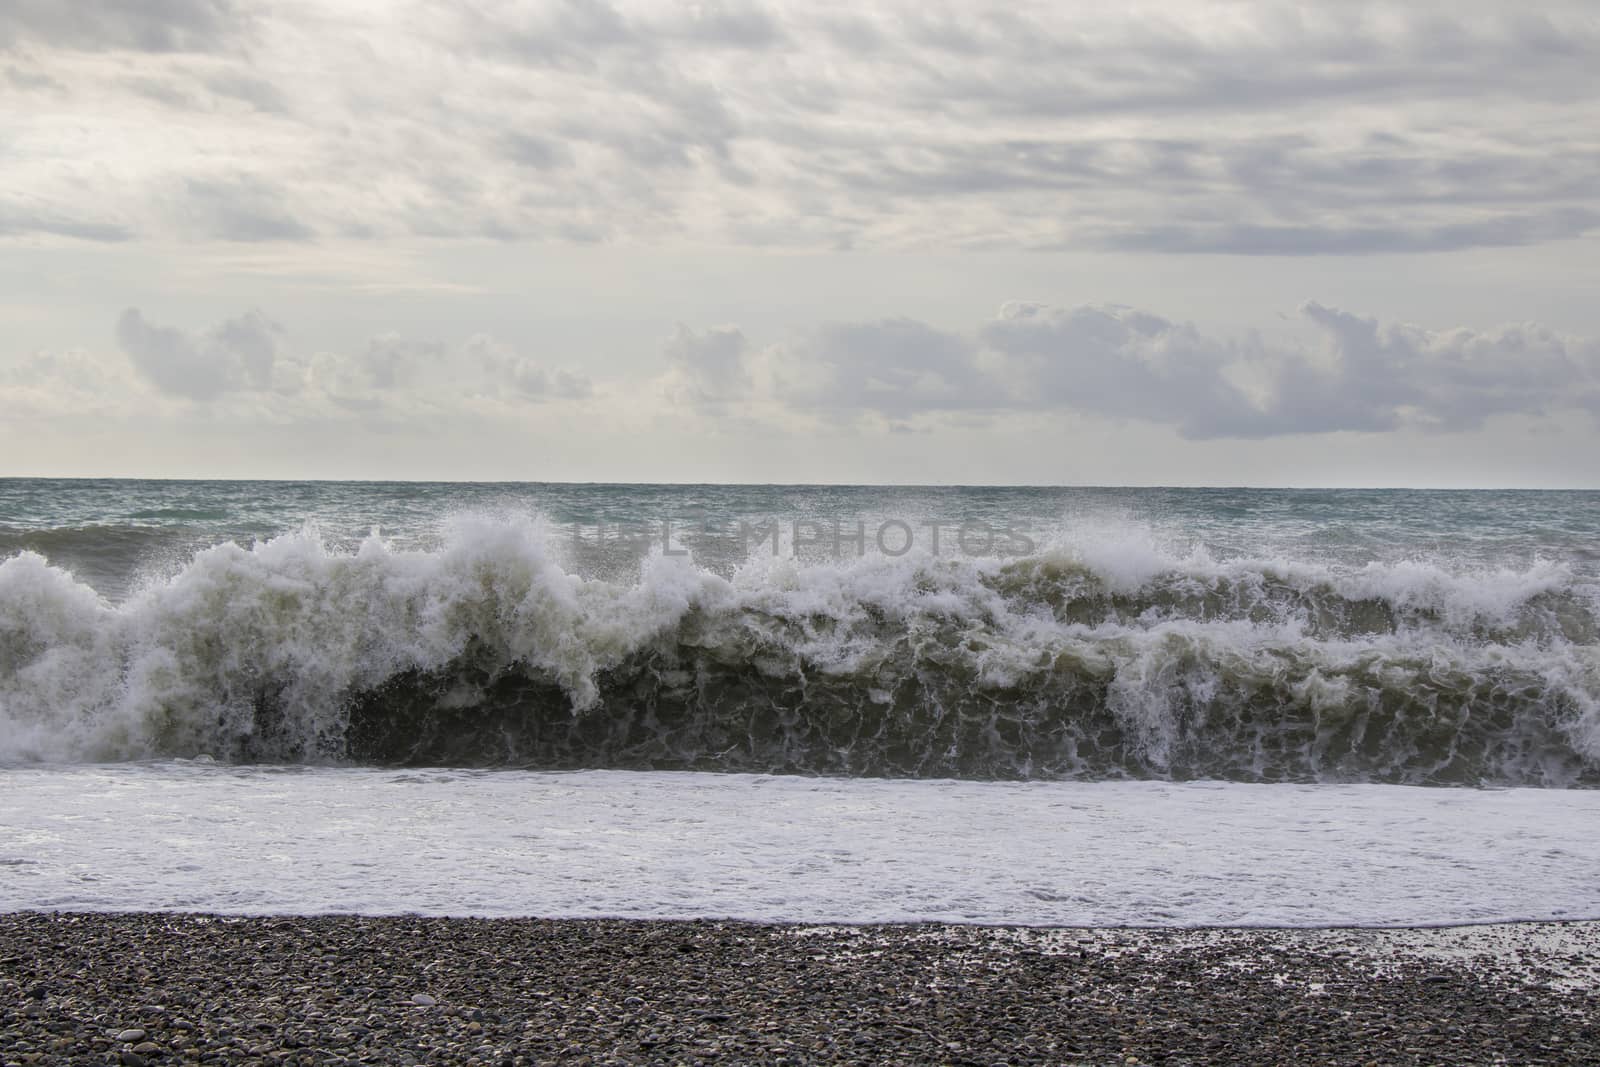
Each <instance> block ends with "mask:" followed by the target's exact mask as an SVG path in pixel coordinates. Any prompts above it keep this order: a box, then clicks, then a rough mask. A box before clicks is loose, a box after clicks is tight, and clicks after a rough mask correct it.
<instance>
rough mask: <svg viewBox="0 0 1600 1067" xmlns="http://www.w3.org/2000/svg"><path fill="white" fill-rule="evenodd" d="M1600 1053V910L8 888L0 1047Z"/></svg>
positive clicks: (501, 1054)
mask: <svg viewBox="0 0 1600 1067" xmlns="http://www.w3.org/2000/svg"><path fill="white" fill-rule="evenodd" d="M552 1061H553V1062H560V1063H575V1064H576V1063H596V1064H598V1063H707V1062H723V1063H791V1064H804V1063H882V1062H896V1063H952V1064H984V1065H990V1064H1033V1063H1040V1064H1045V1063H1049V1064H1058V1063H1078V1062H1082V1063H1093V1064H1112V1063H1116V1064H1130V1063H1151V1064H1153V1063H1166V1064H1189V1063H1196V1064H1198V1063H1236V1064H1286V1063H1301V1064H1369V1063H1379V1064H1385V1065H1389V1064H1440V1063H1449V1064H1480V1063H1481V1064H1492V1063H1507V1064H1593V1063H1596V1062H1600V924H1589V923H1572V924H1529V925H1510V926H1493V927H1489V926H1486V927H1468V928H1459V929H1453V930H1449V929H1447V930H1404V931H1371V930H1324V931H1316V930H1311V931H1305V930H1302V931H1295V930H1189V931H1149V930H1027V929H1006V928H991V927H959V926H957V927H951V926H931V925H928V926H870V927H816V926H765V925H751V924H744V923H736V922H707V921H697V922H655V921H626V920H603V921H589V920H584V921H577V920H561V921H549V920H537V919H527V920H521V919H421V918H363V917H353V916H324V917H311V918H232V917H217V916H201V915H156V914H132V915H98V914H97V915H87V914H40V913H18V914H8V915H0V1063H3V1064H4V1065H7V1067H9V1065H11V1064H32V1063H41V1064H58V1063H59V1064H75V1063H95V1064H99V1063H120V1064H129V1065H133V1067H138V1065H140V1064H182V1063H194V1062H200V1063H227V1064H233V1063H262V1064H309V1063H316V1064H340V1063H344V1064H356V1063H361V1064H368V1063H371V1064H416V1063H429V1064H456V1063H461V1064H479V1063H481V1064H533V1063H545V1062H552Z"/></svg>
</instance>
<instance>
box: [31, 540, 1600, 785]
mask: <svg viewBox="0 0 1600 1067" xmlns="http://www.w3.org/2000/svg"><path fill="white" fill-rule="evenodd" d="M561 549H562V546H561V544H560V542H559V538H556V537H554V536H551V535H550V533H549V532H548V531H547V530H546V529H545V528H544V527H542V526H541V524H539V523H538V522H536V521H533V520H488V519H481V518H468V519H463V520H460V521H458V522H457V523H455V525H454V526H453V528H452V529H451V531H450V533H449V534H448V536H447V537H446V538H445V540H444V543H443V544H442V546H441V547H439V548H437V549H434V550H427V551H424V550H400V549H396V548H394V547H392V546H391V545H389V544H387V543H385V542H384V541H382V540H381V539H379V538H377V537H375V536H374V537H371V538H368V539H367V540H366V541H364V542H362V543H361V544H360V545H359V546H357V547H355V548H353V549H349V550H344V549H338V548H330V547H329V546H328V545H327V544H325V543H324V542H323V541H322V540H321V539H320V538H319V537H318V536H317V535H316V533H315V532H314V531H311V530H307V531H302V532H300V533H297V534H292V535H287V536H283V537H279V538H276V539H274V540H271V541H267V542H262V543H258V544H256V545H255V546H253V547H251V548H248V549H246V548H242V547H240V546H238V545H235V544H232V543H227V544H221V545H216V546H213V547H211V548H209V549H206V550H204V551H202V552H200V553H198V554H197V555H195V556H194V557H193V559H192V560H191V561H190V562H189V564H188V565H187V566H186V567H184V568H183V569H182V570H181V571H180V572H179V573H178V574H176V575H175V576H174V577H172V578H171V579H170V580H167V581H165V582H157V583H153V584H151V585H149V586H148V587H146V588H144V589H143V590H142V591H140V592H138V593H136V594H135V595H133V596H132V597H130V598H129V599H127V600H126V601H123V602H121V603H118V604H112V603H110V602H108V601H106V600H104V599H102V598H101V597H100V596H99V595H98V594H96V593H95V592H94V591H93V590H92V589H91V588H90V587H89V586H87V585H85V584H83V583H81V582H79V581H77V580H76V579H75V578H74V577H72V575H70V574H69V573H67V572H65V571H63V570H60V569H58V568H55V567H52V566H50V565H49V564H48V563H47V562H46V560H45V558H44V557H42V556H40V555H38V554H36V553H33V552H27V551H24V552H21V553H20V554H17V555H15V556H13V557H11V558H9V559H6V560H5V561H4V562H3V563H0V727H3V730H0V758H3V759H7V760H13V761H15V760H24V761H26V760H34V761H62V760H84V759H89V760H125V759H140V758H148V757H166V756H194V755H197V754H201V753H205V754H211V755H214V756H216V757H217V758H221V759H228V760H234V761H268V762H340V761H354V762H376V763H418V764H458V765H518V766H536V767H639V768H693V769H718V770H742V771H783V772H794V773H808V774H847V775H877V776H906V777H961V778H1007V779H1029V778H1124V777H1129V778H1173V779H1187V778H1226V779H1234V780H1243V781H1382V782H1403V783H1414V784H1531V785H1549V786H1574V785H1577V786H1594V785H1600V639H1597V634H1600V626H1597V619H1600V608H1597V605H1600V596H1597V593H1596V590H1595V589H1594V588H1593V587H1592V586H1591V585H1588V584H1586V583H1585V581H1584V580H1583V579H1581V578H1579V577H1577V576H1575V575H1574V573H1573V572H1572V571H1571V570H1570V569H1568V568H1567V567H1566V566H1564V565H1563V564H1560V563H1535V564H1533V565H1532V566H1530V567H1527V568H1525V569H1522V570H1509V569H1507V570H1497V571H1477V572H1470V571H1452V570H1450V569H1448V568H1444V567H1440V566H1439V565H1437V564H1434V563H1429V562H1422V561H1418V562H1407V563H1400V564H1383V565H1379V564H1373V565H1369V566H1366V567H1364V568H1356V569H1349V568H1347V569H1343V570H1340V569H1335V568H1330V567H1327V566H1324V565H1319V564H1313V563H1309V562H1303V561H1294V560H1228V561H1222V562H1219V561H1216V560H1212V559H1210V558H1209V557H1206V556H1205V555H1203V554H1191V555H1188V556H1185V557H1181V558H1180V557H1177V556H1173V555H1171V554H1163V553H1162V552H1161V551H1159V550H1158V549H1155V548H1153V547H1151V546H1149V545H1148V544H1147V543H1141V542H1140V541H1139V539H1138V538H1137V537H1128V538H1123V539H1122V540H1121V541H1115V540H1113V541H1105V542H1092V541H1079V542H1072V541H1069V542H1065V543H1057V544H1051V545H1046V546H1044V547H1043V548H1042V549H1041V550H1039V551H1037V552H1035V553H1034V554H1032V555H1029V556H1025V557H1020V558H1015V559H1010V560H998V559H988V560H974V559H939V558H934V557H930V556H927V555H914V554H913V555H907V556H904V557H900V558H884V557H870V556H869V557H866V558H863V559H857V560H849V561H846V562H818V563H802V562H797V561H795V560H791V559H766V558H752V559H750V560H748V561H747V562H746V563H745V565H743V566H742V567H740V568H739V569H738V570H736V571H735V572H734V573H733V574H732V576H731V577H723V576H720V575H718V574H716V573H712V572H710V571H707V570H704V569H701V568H698V567H696V566H695V565H694V564H693V562H691V561H690V560H688V559H685V558H680V557H672V556H659V555H658V556H655V557H652V558H650V559H647V560H646V561H644V563H643V564H642V566H641V569H640V573H639V576H638V580H637V581H632V582H608V581H603V580H599V579H594V578H585V577H582V576H580V575H578V574H575V573H572V572H570V571H569V570H568V569H566V568H565V567H564V566H563V564H562V556H561Z"/></svg>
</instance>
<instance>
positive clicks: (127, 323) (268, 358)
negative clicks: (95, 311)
mask: <svg viewBox="0 0 1600 1067" xmlns="http://www.w3.org/2000/svg"><path fill="white" fill-rule="evenodd" d="M281 334H282V328H281V327H279V326H278V325H277V324H276V323H274V322H272V321H271V320H270V319H267V318H266V317H265V316H263V315H262V314H261V313H260V312H255V311H252V312H249V313H247V314H244V315H241V316H239V317H238V318H233V319H229V320H227V321H226V322H223V323H222V324H220V325H219V326H217V327H215V328H214V329H212V330H210V331H208V332H206V333H204V334H201V335H199V336H195V335H191V334H189V333H186V332H184V331H182V330H178V329H174V328H173V327H170V326H157V325H155V324H153V323H151V322H149V321H147V320H146V319H145V317H144V315H143V314H141V313H140V311H139V309H138V308H129V309H127V310H126V311H124V312H123V313H122V317H121V318H119V319H118V320H117V344H118V346H119V347H121V349H122V351H123V353H124V354H125V355H127V357H128V359H129V360H130V361H131V362H132V364H133V366H134V368H135V369H136V370H137V371H138V372H139V373H140V374H141V375H142V376H143V377H144V378H145V379H146V380H148V381H149V382H150V383H151V384H152V385H154V386H155V387H156V388H158V389H160V390H161V391H163V392H166V393H171V394H173V395H174V396H184V397H188V398H190V399H192V400H212V399H215V398H216V397H219V396H221V395H222V394H223V393H227V392H233V391H239V390H265V389H268V388H270V387H271V385H272V377H273V364H274V361H275V360H276V359H277V356H278V341H279V337H280V336H281Z"/></svg>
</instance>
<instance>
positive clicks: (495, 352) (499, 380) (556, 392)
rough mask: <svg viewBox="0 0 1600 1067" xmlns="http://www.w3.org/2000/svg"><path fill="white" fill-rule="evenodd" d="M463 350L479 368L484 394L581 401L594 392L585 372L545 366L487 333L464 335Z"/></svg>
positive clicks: (592, 384)
mask: <svg viewBox="0 0 1600 1067" xmlns="http://www.w3.org/2000/svg"><path fill="white" fill-rule="evenodd" d="M463 351H464V353H465V354H466V355H467V356H469V357H470V358H472V359H474V360H476V361H477V363H478V364H479V366H480V367H481V368H482V370H483V372H484V374H485V380H484V382H483V390H484V392H485V394H486V395H490V396H498V397H503V396H505V395H506V394H507V393H509V394H510V395H512V396H515V397H521V398H530V397H531V398H545V397H549V398H552V399H558V400H583V399H586V398H588V397H590V396H592V395H594V383H593V382H592V381H590V380H589V378H588V377H587V376H586V375H583V374H578V373H576V372H574V371H569V370H566V369H564V368H560V367H557V368H555V369H553V370H552V369H549V368H546V367H544V366H543V365H541V364H539V363H536V362H534V361H533V360H531V359H529V358H528V357H527V356H524V355H521V354H520V353H518V352H517V351H516V350H515V349H513V348H512V347H511V346H510V345H507V344H504V343H503V342H501V341H499V340H496V339H495V338H493V337H491V336H489V335H488V334H475V335H473V336H472V337H470V338H468V340H467V343H466V345H465V346H464V347H463Z"/></svg>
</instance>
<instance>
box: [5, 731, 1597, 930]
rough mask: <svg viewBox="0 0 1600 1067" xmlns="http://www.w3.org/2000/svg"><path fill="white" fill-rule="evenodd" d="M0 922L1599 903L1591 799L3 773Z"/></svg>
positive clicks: (1354, 910)
mask: <svg viewBox="0 0 1600 1067" xmlns="http://www.w3.org/2000/svg"><path fill="white" fill-rule="evenodd" d="M0 788H3V789H4V793H5V798H6V805H7V811H6V817H5V818H4V819H3V820H0V909H3V910H16V909H27V908H59V909H74V910H97V911H107V910H124V909H141V910H143V909H168V910H172V909H182V910H205V911H217V912H231V913H256V914H272V913H320V912H356V913H366V914H391V913H410V912H417V913H423V914H439V915H464V914H472V915H540V916H552V917H557V916H569V917H581V916H607V915H614V916H630V917H640V918H691V917H732V918H745V919H759V920H773V921H776V920H794V921H801V922H869V921H899V920H907V921H910V920H934V921H949V922H976V923H1017V924H1029V925H1069V926H1082V925H1088V926H1103V925H1149V926H1180V927H1181V926H1194V925H1229V926H1260V925H1272V926H1328V925H1341V926H1343V925H1437V924H1451V923H1477V922H1488V921H1506V920H1525V919H1539V920H1548V919H1590V918H1597V917H1600V880H1597V879H1596V878H1595V872H1596V871H1600V838H1597V837H1596V836H1595V834H1594V833H1593V827H1594V826H1595V825H1596V820H1597V819H1600V792H1588V791H1577V792H1574V791H1554V790H1529V789H1512V790H1495V791H1487V790H1453V789H1452V790H1446V789H1414V788H1404V787H1397V786H1375V785H1358V786H1314V787H1301V786H1286V785H1270V786H1260V785H1233V784H1216V783H1204V784H1200V783H1196V784H1174V783H1161V782H1100V783H1070V782H1057V783H1020V784H1002V783H974V782H950V781H910V782H908V781H898V782H896V781H883V780H864V779H855V780H842V779H808V778H795V777H788V778H774V777H765V776H751V775H713V774H670V773H642V774H640V773H625V772H578V773H565V774H561V773H537V772H525V771H496V772H452V771H384V770H374V769H358V768H309V769H306V768H302V769H251V768H238V767H229V766H226V765H218V764H213V765H204V764H190V763H182V762H178V763H160V764H129V765H120V766H99V767H32V768H17V767H13V768H10V769H5V770H0Z"/></svg>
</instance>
